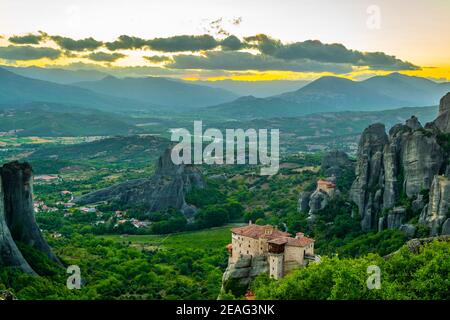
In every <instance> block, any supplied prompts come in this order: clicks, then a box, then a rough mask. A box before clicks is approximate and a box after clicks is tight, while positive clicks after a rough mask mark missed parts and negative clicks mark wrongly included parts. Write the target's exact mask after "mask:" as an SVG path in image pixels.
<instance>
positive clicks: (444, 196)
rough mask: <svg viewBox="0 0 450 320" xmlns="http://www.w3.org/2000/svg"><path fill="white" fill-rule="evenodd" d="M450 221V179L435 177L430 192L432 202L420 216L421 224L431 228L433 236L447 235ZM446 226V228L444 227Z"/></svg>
mask: <svg viewBox="0 0 450 320" xmlns="http://www.w3.org/2000/svg"><path fill="white" fill-rule="evenodd" d="M449 219H450V178H448V177H445V176H435V177H434V180H433V184H432V186H431V190H430V201H429V203H428V205H427V206H426V207H425V208H424V209H423V211H422V214H421V215H420V220H419V221H420V222H421V223H423V224H426V225H428V226H429V227H430V230H431V235H433V236H434V235H437V234H439V233H440V231H441V230H440V228H441V226H442V229H444V230H442V231H443V234H447V233H446V232H447V231H448V230H447V228H448V224H449V223H448V220H449ZM444 224H445V226H444Z"/></svg>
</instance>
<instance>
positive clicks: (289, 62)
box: [0, 0, 450, 81]
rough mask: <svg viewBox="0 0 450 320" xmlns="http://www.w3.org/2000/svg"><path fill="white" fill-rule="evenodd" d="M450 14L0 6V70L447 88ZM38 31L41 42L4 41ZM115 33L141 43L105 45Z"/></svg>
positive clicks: (375, 0) (365, 6) (24, 2)
mask: <svg viewBox="0 0 450 320" xmlns="http://www.w3.org/2000/svg"><path fill="white" fill-rule="evenodd" d="M449 16H450V1H448V0H415V1H411V0H339V1H336V0H189V1H186V0H164V1H159V0H158V1H155V0H128V1H118V0H96V1H92V0H57V1H56V0H54V1H50V0H40V1H33V0H21V1H17V0H1V1H0V35H1V36H2V38H1V39H0V46H1V47H0V63H2V64H9V65H19V66H29V65H37V66H44V67H55V66H63V67H67V68H69V67H70V68H81V67H83V68H99V69H102V68H106V69H108V68H109V69H111V68H119V67H121V68H122V69H124V68H127V67H138V68H135V70H136V69H139V72H141V73H142V74H148V75H164V76H174V77H181V78H185V79H197V78H201V79H204V80H219V79H224V78H227V79H235V80H236V79H239V80H273V79H288V80H289V79H292V80H293V79H303V78H315V77H318V76H320V75H339V76H344V77H349V78H355V79H357V78H364V77H367V76H370V75H374V74H384V73H389V72H393V71H398V72H402V73H405V74H410V75H419V76H425V77H429V78H432V79H435V80H441V81H443V80H450V59H449V58H450V20H449V18H448V17H449ZM39 31H41V32H43V33H41V39H40V40H39V42H38V43H28V42H26V40H29V39H21V38H16V42H11V41H10V40H11V39H10V37H13V36H18V37H21V36H24V35H28V34H33V35H38V32H39ZM205 34H206V35H209V37H208V38H205V37H203V38H198V37H195V36H200V37H201V36H203V35H205ZM42 35H43V36H42ZM121 35H127V36H128V37H134V40H138V41H140V42H139V43H140V44H139V45H138V47H133V48H131V47H130V48H128V47H126V45H125V44H124V43H122V44H120V45H119V47H120V48H117V47H118V46H117V45H115V46H114V45H109V46H107V45H105V44H106V43H114V41H117V39H118V37H119V36H121ZM231 35H232V36H234V37H236V38H237V39H239V41H240V42H241V45H237V44H236V39H235V38H234V37H233V38H232V39H231V38H230V39H229V40H233V41H234V42H232V43H231V44H233V48H225V49H224V46H223V45H222V42H221V41H223V40H224V39H226V38H227V37H230V36H231ZM256 35H264V37H262V36H259V37H254V36H256ZM174 36H190V37H185V38H174ZM249 37H253V38H250V40H245V39H246V38H247V39H248V38H249ZM67 38H69V39H70V40H80V39H89V38H92V40H94V41H97V42H93V43H90V44H89V43H88V44H86V43H75V44H73V43H70V40H67ZM8 39H9V40H8ZM13 39H14V38H13ZM155 39H157V40H158V39H159V40H158V41H155ZM161 39H163V40H162V41H161ZM311 40H318V41H320V42H317V41H316V42H312V41H311ZM33 41H34V42H36V41H35V40H33ZM33 41H31V42H33ZM146 41H147V42H146ZM122 42H124V41H122ZM129 42H130V41H129V39H128V42H127V43H129ZM99 43H100V45H99V46H97V44H99ZM61 44H62V46H61ZM116 44H118V43H117V42H116ZM333 44H339V47H337V46H333ZM83 45H85V46H86V47H87V48H83V49H82V50H80V48H79V46H81V47H83ZM18 47H22V48H18ZM274 47H275V49H274ZM111 48H113V49H114V50H111ZM342 48H345V50H344V49H342ZM37 49H39V50H37ZM42 49H45V50H42ZM50 49H53V50H55V51H51V50H50ZM74 49H75V50H74ZM177 50H182V51H177ZM56 51H58V52H59V54H58V53H57V52H56ZM376 52H378V53H380V52H381V53H382V54H383V55H384V56H381V55H380V54H378V55H377V54H374V53H376ZM367 53H371V54H367ZM41 56H42V57H41ZM392 56H394V57H395V59H390V58H388V57H392ZM143 57H150V58H143ZM151 57H154V58H151ZM124 70H125V69H124ZM124 72H125V71H124ZM130 72H131V71H130ZM125 73H126V72H125Z"/></svg>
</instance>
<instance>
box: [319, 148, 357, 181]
mask: <svg viewBox="0 0 450 320" xmlns="http://www.w3.org/2000/svg"><path fill="white" fill-rule="evenodd" d="M353 167H354V164H353V162H352V161H351V160H350V158H349V157H348V155H347V154H346V153H345V152H343V151H337V150H334V151H330V152H328V153H327V154H326V155H325V156H324V157H323V159H322V163H321V167H320V170H321V172H322V174H323V175H324V176H326V177H332V176H334V177H336V178H338V179H339V178H340V177H341V176H342V175H343V174H344V173H345V171H346V170H354V169H353Z"/></svg>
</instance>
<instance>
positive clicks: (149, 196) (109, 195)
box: [76, 149, 205, 215]
mask: <svg viewBox="0 0 450 320" xmlns="http://www.w3.org/2000/svg"><path fill="white" fill-rule="evenodd" d="M170 153H171V149H166V151H165V152H164V153H163V155H161V157H160V158H159V159H158V161H157V162H156V168H155V173H154V175H153V176H152V177H150V178H143V179H137V180H131V181H127V182H124V183H120V184H117V185H114V186H111V187H108V188H105V189H101V190H97V191H94V192H92V193H88V194H86V195H84V196H82V197H80V198H78V199H76V202H77V203H79V204H88V203H95V202H100V201H117V202H119V203H121V204H124V205H143V206H145V207H146V208H147V209H148V210H149V211H159V210H166V209H168V208H175V209H178V210H180V211H181V212H183V213H184V214H186V215H191V214H192V213H193V210H194V209H193V208H192V207H191V206H189V205H188V204H187V203H186V201H185V195H186V193H187V192H189V191H190V190H191V189H192V188H193V187H197V188H203V187H204V185H205V182H204V180H203V178H202V175H201V173H200V172H199V171H198V170H197V169H196V168H195V167H194V166H192V165H183V164H182V165H175V164H173V162H172V160H171V157H170Z"/></svg>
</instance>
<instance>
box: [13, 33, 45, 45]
mask: <svg viewBox="0 0 450 320" xmlns="http://www.w3.org/2000/svg"><path fill="white" fill-rule="evenodd" d="M43 39H44V35H43V34H31V33H29V34H26V35H23V36H12V37H9V38H8V40H9V42H11V43H15V44H39V43H40V42H41V41H42V40H43Z"/></svg>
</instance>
